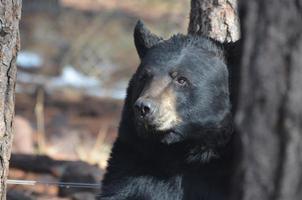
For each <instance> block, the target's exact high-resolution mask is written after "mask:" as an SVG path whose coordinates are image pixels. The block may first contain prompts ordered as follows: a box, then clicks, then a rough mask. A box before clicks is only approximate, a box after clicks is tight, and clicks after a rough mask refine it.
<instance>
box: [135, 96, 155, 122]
mask: <svg viewBox="0 0 302 200" xmlns="http://www.w3.org/2000/svg"><path fill="white" fill-rule="evenodd" d="M134 110H135V114H136V115H137V117H139V118H140V119H142V120H144V121H146V122H149V123H150V122H151V121H152V119H153V118H154V115H155V113H156V110H157V106H156V103H155V102H154V101H153V100H151V99H148V98H144V97H140V98H138V99H137V100H136V102H135V104H134Z"/></svg>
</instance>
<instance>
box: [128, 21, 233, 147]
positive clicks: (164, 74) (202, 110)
mask: <svg viewBox="0 0 302 200" xmlns="http://www.w3.org/2000/svg"><path fill="white" fill-rule="evenodd" d="M134 41H135V46H136V49H137V52H138V55H139V57H140V61H141V63H140V65H139V67H138V69H137V71H136V73H135V74H134V76H133V77H132V80H131V81H130V84H129V88H128V96H127V99H126V105H125V106H127V107H130V108H128V112H132V114H127V116H125V115H124V116H123V117H128V118H129V119H127V121H128V122H129V123H131V124H132V123H133V125H134V127H135V132H136V134H137V135H138V136H139V137H141V138H145V139H150V140H156V141H159V142H160V143H164V144H174V143H179V142H184V141H195V142H196V141H198V142H200V143H203V144H205V145H207V146H211V145H215V146H217V145H222V144H225V143H226V142H227V140H228V138H229V137H230V134H231V127H232V120H231V106H230V100H229V84H228V70H227V66H226V63H225V60H224V52H223V49H222V48H221V45H220V44H218V43H217V42H214V41H212V40H210V39H208V38H204V37H197V36H190V35H188V36H185V35H181V34H178V35H175V36H172V37H171V38H170V39H168V40H163V39H162V38H160V37H158V36H156V35H155V34H152V33H151V32H150V31H149V30H148V29H147V28H146V27H145V26H144V25H143V23H142V22H140V21H139V22H138V23H137V25H136V27H135V31H134ZM124 111H125V110H124Z"/></svg>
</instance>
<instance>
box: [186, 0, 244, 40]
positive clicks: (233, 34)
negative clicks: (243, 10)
mask: <svg viewBox="0 0 302 200" xmlns="http://www.w3.org/2000/svg"><path fill="white" fill-rule="evenodd" d="M238 24H239V21H238V15H237V0H192V1H191V13H190V23H189V28H188V33H190V34H197V35H203V36H207V37H210V38H213V39H215V40H217V41H220V42H235V41H237V40H238V39H239V36H240V31H239V30H240V29H239V26H238Z"/></svg>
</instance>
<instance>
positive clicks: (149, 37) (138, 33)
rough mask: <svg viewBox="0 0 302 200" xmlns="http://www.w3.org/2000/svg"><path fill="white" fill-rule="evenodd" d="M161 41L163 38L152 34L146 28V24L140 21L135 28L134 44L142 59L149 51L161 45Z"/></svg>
mask: <svg viewBox="0 0 302 200" xmlns="http://www.w3.org/2000/svg"><path fill="white" fill-rule="evenodd" d="M161 40H162V38H161V37H158V36H157V35H155V34H153V33H151V32H150V31H149V30H148V29H147V28H146V27H145V25H144V23H143V22H142V21H140V20H138V22H137V23H136V26H135V28H134V43H135V47H136V50H137V53H138V55H139V57H140V59H142V58H143V57H144V56H145V54H146V52H147V51H148V49H150V48H151V47H152V46H154V45H155V44H157V43H159V42H160V41H161Z"/></svg>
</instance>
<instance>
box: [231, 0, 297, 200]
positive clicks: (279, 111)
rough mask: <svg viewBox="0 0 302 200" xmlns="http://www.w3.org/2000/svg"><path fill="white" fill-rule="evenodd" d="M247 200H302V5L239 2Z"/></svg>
mask: <svg viewBox="0 0 302 200" xmlns="http://www.w3.org/2000/svg"><path fill="white" fill-rule="evenodd" d="M240 10H241V11H240V13H241V14H240V15H241V27H242V38H243V41H242V43H243V54H242V68H241V70H242V73H241V80H242V81H241V90H240V97H239V107H238V110H237V117H236V122H237V124H238V126H239V129H240V132H241V135H242V141H243V146H244V147H245V148H243V161H242V167H241V168H242V173H243V174H242V175H243V176H242V181H241V184H240V185H238V186H239V187H238V188H241V190H242V197H241V198H240V199H243V200H254V199H261V200H298V199H299V200H300V199H301V198H302V167H301V166H302V105H301V102H302V26H301V22H302V1H301V0H300V1H298V0H297V1H283V0H276V1H274V2H273V3H272V2H271V1H263V0H254V1H244V0H242V1H241V2H240Z"/></svg>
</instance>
